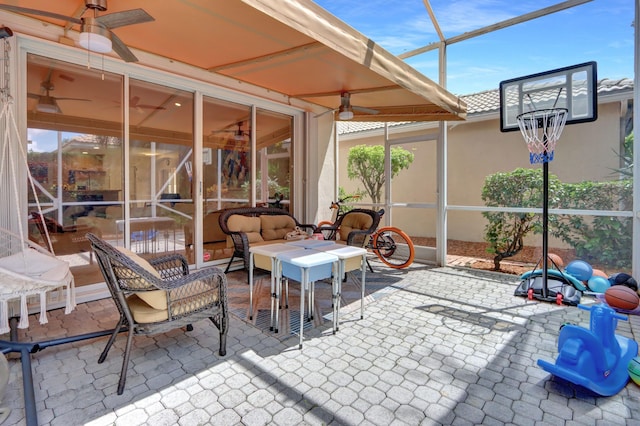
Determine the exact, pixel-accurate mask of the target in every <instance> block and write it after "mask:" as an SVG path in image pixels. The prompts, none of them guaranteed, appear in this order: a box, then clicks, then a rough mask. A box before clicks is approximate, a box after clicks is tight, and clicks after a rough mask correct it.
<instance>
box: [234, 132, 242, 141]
mask: <svg viewBox="0 0 640 426" xmlns="http://www.w3.org/2000/svg"><path fill="white" fill-rule="evenodd" d="M233 140H235V141H236V142H242V141H243V140H244V135H243V134H242V132H238V133H236V134H235V135H233Z"/></svg>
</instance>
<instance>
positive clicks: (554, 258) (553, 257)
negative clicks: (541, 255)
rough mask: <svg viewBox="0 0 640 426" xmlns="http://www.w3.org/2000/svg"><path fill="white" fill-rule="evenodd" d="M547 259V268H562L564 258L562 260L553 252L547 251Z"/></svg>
mask: <svg viewBox="0 0 640 426" xmlns="http://www.w3.org/2000/svg"><path fill="white" fill-rule="evenodd" d="M547 259H548V261H549V265H548V266H549V268H553V269H562V268H563V267H564V260H562V258H561V257H560V256H558V255H557V254H555V253H549V254H548V255H547ZM554 264H555V266H554Z"/></svg>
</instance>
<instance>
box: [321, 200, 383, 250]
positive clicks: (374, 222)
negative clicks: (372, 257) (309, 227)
mask: <svg viewBox="0 0 640 426" xmlns="http://www.w3.org/2000/svg"><path fill="white" fill-rule="evenodd" d="M383 214H384V210H380V211H375V210H368V209H353V210H349V211H348V212H345V213H344V214H343V215H341V216H339V217H338V219H337V220H336V222H335V223H334V224H333V225H325V226H321V227H319V228H318V229H317V231H318V232H321V233H322V234H323V235H324V239H325V240H337V239H339V241H340V242H341V243H342V244H347V245H350V246H358V247H366V245H367V243H368V242H369V237H370V236H371V234H373V233H374V232H375V231H376V229H377V228H378V224H379V223H380V218H381V217H382V215H383Z"/></svg>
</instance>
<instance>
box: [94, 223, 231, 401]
mask: <svg viewBox="0 0 640 426" xmlns="http://www.w3.org/2000/svg"><path fill="white" fill-rule="evenodd" d="M87 238H88V239H89V241H91V245H92V247H93V250H94V251H95V254H96V257H97V259H98V264H99V265H100V270H101V271H102V274H103V275H104V279H105V281H106V283H107V286H108V287H109V291H110V292H111V296H112V297H113V301H114V302H115V304H116V307H117V308H118V311H119V313H120V319H119V321H118V325H117V326H116V328H115V329H114V330H113V333H112V334H111V337H110V338H109V341H108V342H107V346H106V347H105V348H104V350H103V351H102V354H101V355H100V358H99V359H98V363H102V362H103V361H104V360H105V358H106V357H107V353H108V352H109V349H110V348H111V346H112V345H113V343H114V341H115V339H116V337H117V335H118V333H119V332H120V331H121V329H122V328H123V327H127V328H128V336H127V345H126V348H125V351H124V360H123V362H122V370H121V372H120V381H119V382H118V395H121V394H122V392H123V391H124V385H125V381H126V376H127V365H128V363H129V355H130V352H131V343H132V340H133V335H134V334H147V335H148V334H157V333H164V332H167V331H169V330H172V329H175V328H179V327H183V326H186V327H187V331H191V330H192V329H193V327H192V326H191V324H192V323H194V322H196V321H198V320H200V319H204V318H209V319H210V320H211V322H213V323H214V324H215V325H216V327H218V330H219V331H220V350H219V354H220V356H224V355H225V354H226V346H227V330H228V326H229V317H228V305H227V279H226V276H225V275H224V273H222V271H221V270H220V269H218V268H215V267H211V268H207V269H201V270H199V271H195V272H193V273H189V265H188V263H187V260H186V259H185V257H184V256H182V255H181V254H177V253H176V254H170V255H167V256H163V257H158V258H154V259H151V260H149V261H146V260H145V259H143V258H141V257H140V256H138V255H136V254H135V253H133V252H131V251H129V250H127V249H125V248H123V247H118V248H116V247H114V246H112V245H111V244H109V243H107V242H106V241H104V240H102V239H101V238H98V237H97V236H95V235H94V234H91V233H89V234H87Z"/></svg>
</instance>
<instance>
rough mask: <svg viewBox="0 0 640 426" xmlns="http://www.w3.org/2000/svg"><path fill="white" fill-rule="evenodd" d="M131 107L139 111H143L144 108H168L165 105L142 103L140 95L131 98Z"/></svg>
mask: <svg viewBox="0 0 640 426" xmlns="http://www.w3.org/2000/svg"><path fill="white" fill-rule="evenodd" d="M129 108H134V109H135V110H136V111H138V112H143V111H142V110H144V109H151V110H165V109H166V108H165V107H163V106H156V105H148V104H141V103H140V97H139V96H133V97H132V98H131V99H129Z"/></svg>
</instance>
